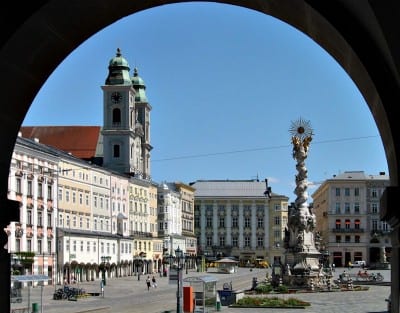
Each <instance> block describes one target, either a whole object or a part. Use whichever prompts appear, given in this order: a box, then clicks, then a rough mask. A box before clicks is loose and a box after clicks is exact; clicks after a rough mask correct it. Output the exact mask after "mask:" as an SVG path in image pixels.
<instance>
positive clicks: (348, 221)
mask: <svg viewBox="0 0 400 313" xmlns="http://www.w3.org/2000/svg"><path fill="white" fill-rule="evenodd" d="M345 228H346V229H350V220H346V221H345Z"/></svg>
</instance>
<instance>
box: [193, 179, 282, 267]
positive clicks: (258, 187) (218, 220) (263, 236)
mask: <svg viewBox="0 0 400 313" xmlns="http://www.w3.org/2000/svg"><path fill="white" fill-rule="evenodd" d="M190 185H191V186H192V187H193V188H194V189H195V206H194V222H195V223H194V226H195V235H196V236H197V241H198V254H199V255H203V256H205V258H206V259H209V260H213V259H215V258H217V257H222V256H228V257H235V258H237V259H238V260H239V262H240V264H241V265H246V264H248V263H254V262H256V261H257V260H264V261H267V262H268V263H269V264H272V263H274V262H279V261H281V260H283V252H284V251H283V238H284V237H283V236H284V230H285V226H286V224H287V218H288V200H289V199H288V197H286V196H282V195H278V194H276V193H273V192H271V193H269V196H268V195H266V188H268V187H266V185H265V182H263V181H262V182H260V181H259V180H198V181H196V182H193V183H191V184H190Z"/></svg>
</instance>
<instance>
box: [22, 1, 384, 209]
mask: <svg viewBox="0 0 400 313" xmlns="http://www.w3.org/2000/svg"><path fill="white" fill-rule="evenodd" d="M117 48H120V49H121V51H122V54H123V56H124V57H125V58H126V59H127V61H128V62H129V65H130V67H131V75H132V74H133V68H134V67H137V68H138V71H139V75H140V76H141V77H142V78H143V80H144V81H145V83H146V87H147V89H146V92H147V98H148V100H149V102H150V104H151V105H152V108H153V109H152V111H151V143H152V145H153V147H154V148H153V151H152V170H151V173H152V177H153V180H154V181H156V182H162V181H181V182H184V183H189V182H192V181H196V180H199V179H255V178H257V177H258V178H259V179H260V180H263V179H264V178H268V179H269V182H270V186H271V187H272V191H273V192H275V193H278V194H283V195H286V196H288V197H289V198H290V201H294V200H295V195H294V193H293V190H294V187H295V185H294V176H295V175H296V174H297V171H296V169H295V165H296V161H295V160H294V159H293V158H292V146H291V142H290V133H289V128H290V126H291V122H292V121H296V120H298V119H299V118H300V117H301V118H303V119H305V120H309V121H310V123H311V126H312V128H313V129H314V133H315V135H314V138H313V141H312V143H311V147H310V151H309V155H308V158H307V160H306V167H307V169H308V175H309V176H308V180H309V181H310V182H320V181H323V180H325V179H328V178H331V177H332V175H334V174H338V173H341V172H344V171H364V172H365V173H366V174H378V173H379V172H381V171H384V172H386V173H388V167H387V161H386V157H385V153H384V149H383V145H382V141H381V138H380V135H379V133H378V130H377V127H376V124H375V121H374V120H373V118H372V115H371V112H370V111H369V109H368V106H367V105H366V103H365V101H364V99H363V97H362V95H361V94H360V92H359V91H358V89H357V88H356V86H355V84H354V83H353V81H352V80H351V79H350V78H349V77H348V75H347V74H346V73H345V71H344V70H343V69H342V68H341V67H340V66H339V65H338V63H337V62H336V61H335V60H334V59H333V58H332V57H331V56H330V55H329V54H328V53H327V52H325V51H324V50H323V49H322V48H321V47H319V46H318V45H317V44H316V43H315V42H314V41H312V40H311V39H310V38H308V37H307V36H306V35H304V34H303V33H301V32H300V31H298V30H296V29H295V28H293V27H292V26H290V25H288V24H286V23H284V22H282V21H280V20H277V19H275V18H273V17H271V16H267V15H264V14H261V13H259V12H256V11H251V10H248V9H245V8H241V7H237V6H231V5H226V4H215V3H206V2H190V3H181V4H171V5H164V6H161V7H157V8H153V9H149V10H145V11H142V12H139V13H136V14H134V15H131V16H127V17H125V18H124V19H121V20H119V21H117V22H116V23H114V24H112V25H110V26H109V27H107V28H105V29H104V30H102V31H101V32H99V33H97V34H95V35H94V36H93V37H91V38H90V39H88V40H87V41H86V42H84V43H83V44H82V45H81V46H80V47H78V48H77V49H76V50H75V51H74V52H73V53H71V54H70V55H69V56H68V57H67V58H66V59H65V60H64V62H62V63H61V64H60V65H59V66H58V68H57V69H56V70H55V71H54V72H53V74H52V75H51V76H50V77H49V79H48V81H47V82H46V84H45V85H44V86H43V87H42V89H41V90H40V92H39V93H38V95H37V97H36V98H35V100H34V102H33V103H32V106H31V108H30V110H29V112H28V114H27V116H26V118H25V121H24V123H23V125H24V126H33V125H102V122H103V106H102V105H103V103H102V101H103V98H102V90H101V88H100V86H102V85H103V84H104V82H105V79H106V77H107V73H108V69H107V67H108V62H109V60H110V59H111V58H112V57H114V56H115V52H116V49H117ZM313 190H314V189H313V187H312V186H310V188H309V194H310V195H311V194H312V192H313ZM310 201H312V199H311V197H310Z"/></svg>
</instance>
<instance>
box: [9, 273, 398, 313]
mask: <svg viewBox="0 0 400 313" xmlns="http://www.w3.org/2000/svg"><path fill="white" fill-rule="evenodd" d="M343 270H344V269H343V268H337V269H336V272H335V276H336V277H338V275H339V274H341V273H342V272H343ZM267 271H268V272H269V273H270V271H271V270H270V269H253V270H251V271H250V270H249V269H248V268H239V269H238V271H237V273H234V274H220V273H216V272H215V270H214V269H209V271H208V272H207V273H198V272H195V271H189V272H188V273H187V274H186V273H183V277H184V278H185V277H193V276H199V275H212V276H213V277H215V278H216V280H217V289H218V290H220V289H222V287H223V284H224V283H230V282H232V286H233V289H234V290H244V289H250V288H251V285H252V280H253V278H254V277H257V279H258V280H259V281H261V280H263V279H265V276H266V273H267ZM346 271H347V272H350V273H353V274H356V273H357V272H358V269H352V270H348V269H346ZM370 272H380V273H381V274H382V275H383V276H384V282H386V283H385V284H379V285H369V287H370V289H369V290H368V291H345V292H323V293H301V294H296V295H295V296H294V297H296V298H299V299H301V300H305V301H308V302H311V306H310V307H307V308H306V309H305V311H306V312H307V313H316V312H318V313H320V312H332V313H343V312H346V313H384V312H387V311H386V309H387V303H386V302H385V298H387V297H388V295H389V293H390V285H389V284H388V282H390V271H388V270H377V271H370ZM146 277H147V275H142V276H141V277H140V280H138V277H137V276H130V277H124V278H118V279H108V280H107V281H106V286H105V287H104V297H102V296H101V295H100V296H90V297H86V298H81V299H78V300H77V301H68V300H53V293H54V290H55V288H54V286H45V287H43V288H42V287H33V288H30V290H29V297H28V288H24V289H23V293H22V295H23V302H22V303H12V305H11V307H12V308H22V307H28V305H29V306H30V307H31V308H32V304H33V303H35V305H34V306H36V307H38V308H39V311H38V313H78V312H79V313H89V312H90V313H111V312H112V313H142V312H144V313H162V312H165V311H170V312H176V302H177V301H176V289H177V286H176V285H170V284H169V282H168V278H167V277H160V276H159V275H157V276H155V277H156V278H157V288H150V290H147V286H146ZM150 277H151V276H150ZM74 286H76V287H80V288H84V289H85V290H86V291H87V292H100V282H99V281H95V282H89V283H80V284H75V285H74ZM60 287H61V286H56V288H60ZM281 296H282V297H287V298H288V297H293V295H292V294H290V295H289V294H286V295H281ZM28 298H29V299H28ZM220 311H221V312H225V313H241V312H243V311H245V312H247V313H261V312H262V313H266V312H268V313H270V312H272V313H274V312H279V313H283V312H284V311H286V310H282V309H265V308H264V309H237V308H229V307H227V306H222V307H221V310H220ZM29 313H31V311H29Z"/></svg>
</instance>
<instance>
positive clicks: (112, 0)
mask: <svg viewBox="0 0 400 313" xmlns="http://www.w3.org/2000/svg"><path fill="white" fill-rule="evenodd" d="M179 2H188V1H165V0H142V1H132V0H85V1H82V0H48V1H44V0H42V1H40V0H38V1H30V2H28V3H24V4H23V5H22V4H21V3H19V2H10V3H8V6H9V8H8V10H2V12H1V13H0V14H1V17H2V21H8V22H7V23H3V24H4V25H2V29H1V31H2V32H1V37H0V38H1V39H0V40H1V46H0V73H1V75H0V76H1V78H0V82H1V83H0V90H1V94H2V95H3V105H2V107H1V113H0V121H1V123H0V125H1V130H2V132H1V136H0V146H1V147H2V149H1V151H2V153H1V154H0V164H1V166H0V205H1V211H0V212H1V217H0V222H1V225H2V226H3V228H4V227H5V226H6V225H8V224H9V222H10V221H11V220H17V219H18V211H19V210H18V204H17V203H15V202H13V201H9V200H8V199H7V189H8V173H9V167H10V161H11V156H12V152H13V149H14V144H15V140H16V137H17V134H18V131H19V128H20V126H21V123H22V121H23V120H24V118H25V115H26V113H27V112H28V109H29V107H30V105H31V103H32V101H33V99H34V98H35V96H36V94H37V92H38V91H39V89H40V88H41V86H42V85H43V84H44V82H45V81H46V79H47V78H48V77H49V76H50V74H51V73H52V72H53V71H54V70H55V68H56V67H57V66H58V65H59V64H60V63H61V62H62V61H63V59H64V58H66V57H67V56H68V55H69V53H71V52H72V51H73V50H74V49H76V48H77V47H78V46H79V45H80V44H81V43H82V42H84V41H85V40H86V39H88V38H89V37H90V36H92V35H93V34H95V33H96V32H98V31H100V30H101V29H103V28H104V27H106V26H108V25H110V24H112V23H114V22H116V21H117V20H119V19H121V18H123V17H125V16H128V15H131V14H133V13H135V12H139V11H141V10H145V9H149V8H152V7H156V6H160V5H164V4H171V3H179ZM213 2H219V3H226V4H233V5H238V6H242V7H245V8H248V9H253V10H257V11H259V12H261V13H265V14H268V15H271V16H274V17H276V18H278V19H280V20H282V21H284V22H286V23H288V24H290V25H292V26H294V27H295V28H297V29H298V30H300V31H302V32H304V33H305V34H307V35H308V36H309V37H311V38H312V39H313V40H314V41H315V42H317V43H318V44H319V45H320V46H321V47H322V48H324V49H325V50H326V51H327V52H328V53H330V54H331V55H332V56H333V57H334V58H335V59H336V60H337V62H338V63H339V64H340V65H341V66H342V67H343V69H344V70H345V71H346V72H347V73H348V74H349V76H350V77H351V78H352V79H353V81H354V82H355V84H356V85H357V87H358V88H359V90H360V92H361V93H362V95H363V96H364V98H365V100H366V102H367V104H368V106H369V108H370V110H371V112H372V115H373V117H374V120H375V122H376V124H377V127H378V130H379V132H380V135H381V138H382V142H383V145H384V147H385V153H386V158H387V161H388V167H389V175H390V180H391V186H392V187H390V188H388V189H387V192H386V193H385V195H384V197H383V201H382V205H383V207H382V209H383V212H382V213H381V216H382V217H383V218H384V219H385V220H387V221H388V222H389V223H390V225H391V227H392V228H394V234H393V239H392V245H393V248H394V249H393V256H392V259H393V260H392V277H395V278H397V277H399V266H398V260H399V252H398V237H399V236H398V231H399V230H398V226H399V215H400V213H398V212H397V210H396V203H395V202H394V201H395V196H396V194H400V192H399V182H398V180H399V165H400V164H399V153H400V140H399V136H400V135H399V134H398V133H397V132H396V128H397V127H396V126H397V125H396V123H398V122H397V115H396V111H397V108H396V106H397V104H398V103H400V72H399V68H400V41H399V40H398V38H400V27H399V22H398V21H399V20H400V2H398V1H394V0H388V1H381V0H370V1H362V0H359V1H348V0H347V1H346V0H331V1H321V0H297V1H294V0H263V1H261V0H236V1H235V0H231V1H213ZM0 241H1V244H2V245H3V246H4V245H5V244H6V243H7V235H6V234H5V233H4V234H1V235H0ZM4 251H5V250H3V251H1V252H0V274H1V275H2V277H4V279H3V280H2V281H3V283H1V284H0V307H1V308H3V309H4V311H6V310H7V308H8V309H9V296H8V295H9V291H10V284H9V279H7V277H9V276H10V266H9V264H10V262H9V255H8V254H7V253H5V252H4ZM392 281H393V285H392V295H393V307H394V308H397V310H398V307H399V303H398V288H397V285H398V279H393V280H392Z"/></svg>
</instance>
